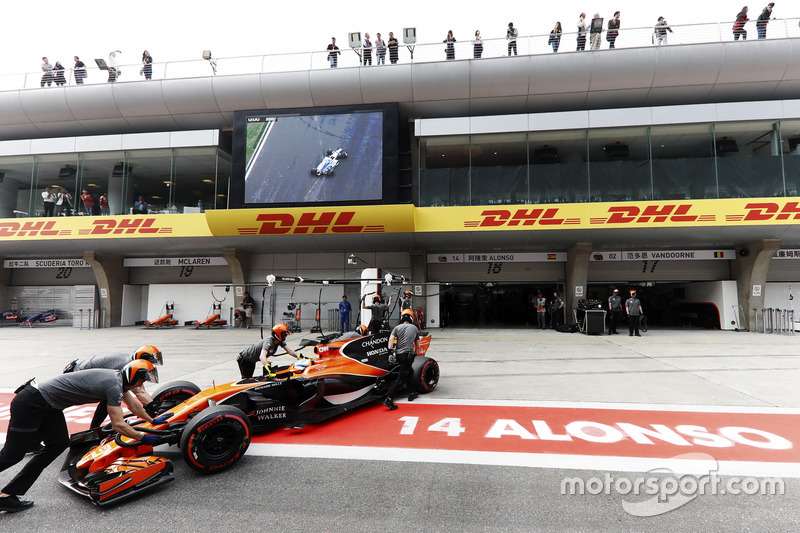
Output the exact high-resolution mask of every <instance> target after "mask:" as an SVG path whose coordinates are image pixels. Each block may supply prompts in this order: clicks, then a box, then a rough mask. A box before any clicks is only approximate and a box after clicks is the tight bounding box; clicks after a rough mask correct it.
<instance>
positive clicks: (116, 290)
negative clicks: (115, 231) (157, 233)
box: [83, 251, 128, 328]
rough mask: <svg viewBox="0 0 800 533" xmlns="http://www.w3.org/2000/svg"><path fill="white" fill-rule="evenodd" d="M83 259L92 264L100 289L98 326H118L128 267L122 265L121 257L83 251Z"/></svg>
mask: <svg viewBox="0 0 800 533" xmlns="http://www.w3.org/2000/svg"><path fill="white" fill-rule="evenodd" d="M83 260H84V261H86V262H87V263H89V264H90V265H91V266H92V270H93V271H94V277H95V279H96V280H97V288H98V289H99V290H100V316H101V317H102V320H103V322H102V323H101V324H100V327H101V328H110V327H112V326H119V325H120V322H121V319H122V288H123V285H125V283H127V281H128V269H127V268H125V267H124V266H122V260H123V257H122V256H121V255H105V254H101V253H98V252H93V251H84V252H83ZM104 294H105V297H104V296H103V295H104Z"/></svg>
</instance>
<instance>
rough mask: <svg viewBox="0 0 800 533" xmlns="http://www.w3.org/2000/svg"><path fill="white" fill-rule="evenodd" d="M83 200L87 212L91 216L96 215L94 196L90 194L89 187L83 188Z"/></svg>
mask: <svg viewBox="0 0 800 533" xmlns="http://www.w3.org/2000/svg"><path fill="white" fill-rule="evenodd" d="M81 202H83V208H84V209H85V210H86V214H87V215H89V216H90V217H91V216H94V198H93V197H92V195H91V194H89V189H83V194H81Z"/></svg>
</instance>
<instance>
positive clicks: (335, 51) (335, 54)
mask: <svg viewBox="0 0 800 533" xmlns="http://www.w3.org/2000/svg"><path fill="white" fill-rule="evenodd" d="M326 50H327V51H328V61H330V63H331V68H336V67H338V66H339V56H340V55H342V52H340V51H339V47H338V46H336V37H331V44H329V45H328V48H326Z"/></svg>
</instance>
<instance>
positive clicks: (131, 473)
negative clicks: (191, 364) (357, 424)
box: [59, 332, 439, 505]
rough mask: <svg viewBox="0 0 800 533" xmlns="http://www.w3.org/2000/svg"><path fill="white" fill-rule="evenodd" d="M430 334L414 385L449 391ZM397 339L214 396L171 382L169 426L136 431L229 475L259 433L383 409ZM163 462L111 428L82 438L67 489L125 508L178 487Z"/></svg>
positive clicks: (74, 446)
mask: <svg viewBox="0 0 800 533" xmlns="http://www.w3.org/2000/svg"><path fill="white" fill-rule="evenodd" d="M422 335H423V336H422V338H421V340H420V349H419V353H418V354H417V357H416V358H415V361H414V363H413V369H414V372H413V375H412V377H411V379H410V380H409V385H410V386H411V387H412V388H413V389H414V390H416V391H417V392H420V393H427V392H430V391H432V390H433V389H434V388H436V385H437V383H438V382H439V365H438V363H437V362H436V361H435V360H433V359H430V358H428V357H425V356H424V354H425V353H426V352H427V350H428V347H429V345H430V341H431V337H430V335H428V334H427V333H423V334H422ZM388 339H389V334H388V332H387V333H381V334H377V335H366V336H363V337H357V338H354V339H347V340H342V341H334V342H329V343H328V344H318V345H315V347H314V352H315V353H316V354H317V356H318V357H317V358H316V359H313V360H312V359H306V358H301V359H298V360H297V361H296V362H294V363H293V364H291V365H289V366H285V367H282V368H271V369H269V373H268V375H266V376H262V377H257V378H248V379H241V380H239V381H234V382H233V383H228V384H226V385H218V386H215V387H212V388H210V389H206V390H204V391H200V390H199V389H198V388H197V387H196V386H195V385H194V384H192V383H190V382H187V381H183V382H174V383H169V384H166V385H164V386H163V387H162V388H160V389H159V390H157V391H154V393H153V395H152V396H153V399H154V401H157V402H160V404H161V409H160V412H161V413H162V416H164V415H166V416H169V418H168V420H167V422H166V423H164V424H161V425H157V426H151V425H150V424H148V423H146V422H143V421H137V422H132V424H133V425H135V427H136V429H137V430H139V431H142V432H144V433H150V434H155V435H157V436H159V437H160V439H161V440H162V441H163V442H164V443H167V444H170V445H173V444H174V445H177V446H178V447H179V449H180V451H181V455H182V457H183V460H184V461H185V462H186V464H187V465H188V466H189V467H190V468H192V469H193V470H196V471H198V472H201V473H214V472H219V471H221V470H224V469H226V468H229V467H230V466H232V465H233V464H235V463H236V462H237V461H238V460H239V459H241V457H242V456H243V455H244V453H245V452H246V451H247V448H248V447H249V445H250V440H251V437H252V434H253V433H263V432H266V431H270V430H274V429H277V428H281V427H283V428H286V429H291V428H300V427H303V426H305V425H306V424H307V423H316V422H322V421H325V420H328V419H330V418H332V417H334V416H337V415H340V414H342V413H345V412H347V411H351V410H353V409H355V408H357V407H359V406H362V405H366V404H370V403H373V402H377V401H380V400H382V399H383V398H384V397H385V392H386V390H387V389H388V387H389V386H390V385H391V383H392V382H393V381H394V379H395V378H396V376H397V374H396V373H397V372H398V371H399V367H398V366H396V365H394V364H392V363H390V362H389V358H390V355H391V352H390V351H389V350H388V348H387V343H388ZM311 344H316V343H314V342H313V341H310V343H307V345H311ZM153 453H154V451H153V447H152V446H148V445H144V444H142V443H141V442H139V441H132V440H130V439H128V438H127V437H122V436H120V435H117V434H115V433H113V432H112V431H111V430H110V428H108V427H107V426H104V427H100V428H93V429H90V430H87V431H84V432H81V433H76V434H74V435H72V437H71V439H70V451H69V453H68V455H67V458H66V460H65V462H64V465H63V467H62V470H61V473H60V475H59V481H60V482H61V483H62V484H63V485H64V486H66V487H68V488H69V489H71V490H73V491H75V492H77V493H78V494H81V495H83V496H86V497H88V498H89V499H90V500H91V501H92V503H94V504H96V505H108V504H112V503H116V502H119V501H121V500H124V499H127V498H130V497H133V496H135V495H137V494H139V493H141V492H143V491H146V490H150V489H152V488H154V487H157V486H159V485H162V484H164V483H167V482H170V481H172V480H173V479H174V477H173V474H172V472H173V467H172V463H171V462H170V461H169V459H166V458H164V457H161V456H158V455H154V454H153Z"/></svg>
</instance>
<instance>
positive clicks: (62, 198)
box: [56, 187, 72, 217]
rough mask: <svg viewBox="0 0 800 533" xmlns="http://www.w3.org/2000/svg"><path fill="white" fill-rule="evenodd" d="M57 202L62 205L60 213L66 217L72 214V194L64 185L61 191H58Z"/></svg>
mask: <svg viewBox="0 0 800 533" xmlns="http://www.w3.org/2000/svg"><path fill="white" fill-rule="evenodd" d="M56 204H57V205H60V206H61V210H60V212H59V214H60V215H62V216H65V217H69V216H72V195H71V194H70V193H69V191H68V190H67V189H64V188H63V187H62V189H61V191H60V192H59V193H58V201H57V202H56Z"/></svg>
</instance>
